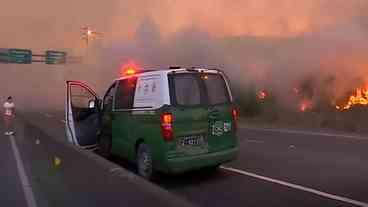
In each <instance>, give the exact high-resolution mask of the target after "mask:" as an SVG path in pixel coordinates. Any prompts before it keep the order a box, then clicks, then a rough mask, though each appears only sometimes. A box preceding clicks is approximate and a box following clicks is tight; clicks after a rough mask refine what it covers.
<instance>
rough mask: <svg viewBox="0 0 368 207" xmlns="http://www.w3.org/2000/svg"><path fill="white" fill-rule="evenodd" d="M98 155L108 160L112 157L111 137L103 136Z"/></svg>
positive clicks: (99, 142) (100, 140)
mask: <svg viewBox="0 0 368 207" xmlns="http://www.w3.org/2000/svg"><path fill="white" fill-rule="evenodd" d="M98 154H100V155H101V156H102V157H104V158H106V159H108V158H110V157H111V137H109V136H107V135H104V134H102V135H101V137H100V139H99V141H98Z"/></svg>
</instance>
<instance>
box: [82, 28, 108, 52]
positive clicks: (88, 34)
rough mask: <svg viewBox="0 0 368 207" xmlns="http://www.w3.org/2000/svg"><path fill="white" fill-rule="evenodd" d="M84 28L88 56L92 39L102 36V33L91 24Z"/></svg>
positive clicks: (83, 37)
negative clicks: (92, 27) (94, 29)
mask: <svg viewBox="0 0 368 207" xmlns="http://www.w3.org/2000/svg"><path fill="white" fill-rule="evenodd" d="M81 30H82V39H83V40H85V43H86V57H88V46H89V43H90V40H91V39H92V38H94V37H102V35H103V34H102V33H100V32H96V31H93V30H92V29H91V28H90V27H89V26H85V27H82V28H81Z"/></svg>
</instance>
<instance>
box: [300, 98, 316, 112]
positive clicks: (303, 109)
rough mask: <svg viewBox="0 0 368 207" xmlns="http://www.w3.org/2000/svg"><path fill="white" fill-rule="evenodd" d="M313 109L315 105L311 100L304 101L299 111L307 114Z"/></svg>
mask: <svg viewBox="0 0 368 207" xmlns="http://www.w3.org/2000/svg"><path fill="white" fill-rule="evenodd" d="M312 108H313V103H312V101H311V100H308V99H304V100H302V101H301V102H300V104H299V111H300V112H307V111H309V110H311V109H312Z"/></svg>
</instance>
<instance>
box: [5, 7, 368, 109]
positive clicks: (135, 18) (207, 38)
mask: <svg viewBox="0 0 368 207" xmlns="http://www.w3.org/2000/svg"><path fill="white" fill-rule="evenodd" d="M367 9H368V2H367V1H365V0H350V1H344V0H335V1H330V0H303V1H295V0H280V1H274V0H234V1H231V2H229V1H225V0H202V1H194V0H188V1H172V0H151V1H149V0H135V1H108V2H103V1H101V2H99V1H97V2H92V1H86V0H79V1H75V0H64V1H60V2H51V1H46V0H37V1H20V0H17V1H11V2H7V3H6V4H5V6H2V7H1V8H0V17H1V18H0V23H1V25H2V28H1V30H0V33H1V39H0V47H4V48H5V47H20V48H31V49H33V50H35V51H37V52H42V51H43V50H45V49H64V50H67V51H68V52H69V53H70V54H72V55H76V56H84V57H85V60H86V62H85V63H84V64H80V65H65V66H47V65H41V64H37V65H36V64H34V65H27V66H23V65H22V66H20V65H0V68H1V69H2V71H3V73H2V75H1V83H0V89H1V90H0V91H2V93H1V95H2V96H3V97H5V96H7V95H8V94H11V95H13V96H15V97H16V100H18V101H19V102H20V105H21V106H22V108H25V109H27V108H38V107H41V108H43V107H57V108H61V107H62V106H63V100H64V96H65V95H64V88H65V85H64V81H65V80H66V79H79V80H84V81H86V82H90V83H91V85H92V86H94V87H95V88H96V90H98V91H99V92H100V93H103V91H104V90H105V88H106V87H107V85H108V84H109V83H111V80H112V79H113V78H115V77H117V76H119V75H120V67H121V65H123V64H124V63H126V62H128V61H135V62H136V63H138V64H139V65H141V66H142V67H143V68H146V69H159V68H167V67H168V66H170V65H180V66H205V67H217V68H221V69H223V70H225V71H226V73H227V74H228V75H229V76H230V78H231V80H232V81H233V82H234V84H238V85H242V86H243V87H247V86H249V85H250V84H255V85H256V86H257V87H258V88H267V89H269V90H270V91H272V92H273V93H275V94H276V95H277V96H279V97H282V98H281V99H282V100H285V102H286V103H287V102H288V97H289V96H290V92H289V91H290V90H291V89H292V88H293V87H295V86H296V85H297V84H299V83H300V82H301V81H303V80H305V79H313V80H314V81H313V83H314V87H315V90H316V92H315V93H314V94H317V97H320V96H324V95H325V94H326V93H327V92H326V91H328V94H332V95H331V96H332V97H336V99H337V98H339V97H341V96H344V94H345V93H346V91H348V90H350V89H351V88H352V87H355V86H356V85H358V84H360V82H361V81H362V79H364V78H367V75H366V71H367V70H366V69H365V67H366V65H367V64H368V62H367V58H366V54H368V53H367V52H368V44H367V41H366V37H367V31H368V29H367V28H368V17H367V15H366V14H365V13H366V12H365V11H366V10H367ZM86 25H89V26H91V27H92V28H93V29H96V30H97V31H99V32H102V33H103V37H102V38H96V39H94V40H92V41H91V44H90V45H89V47H88V48H86V46H85V45H84V42H83V41H82V40H81V39H80V33H81V31H80V27H82V26H86ZM325 89H326V90H325Z"/></svg>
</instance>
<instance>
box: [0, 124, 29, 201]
mask: <svg viewBox="0 0 368 207" xmlns="http://www.w3.org/2000/svg"><path fill="white" fill-rule="evenodd" d="M0 130H1V132H2V134H0V154H1V156H0V183H1V184H0V186H1V187H0V206H14V207H18V206H19V207H24V206H26V200H25V196H24V193H23V190H22V184H21V180H20V177H19V175H18V171H17V165H16V160H15V157H14V153H13V152H12V147H11V142H10V138H9V136H5V135H3V131H4V129H3V127H0Z"/></svg>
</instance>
